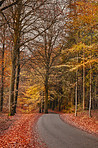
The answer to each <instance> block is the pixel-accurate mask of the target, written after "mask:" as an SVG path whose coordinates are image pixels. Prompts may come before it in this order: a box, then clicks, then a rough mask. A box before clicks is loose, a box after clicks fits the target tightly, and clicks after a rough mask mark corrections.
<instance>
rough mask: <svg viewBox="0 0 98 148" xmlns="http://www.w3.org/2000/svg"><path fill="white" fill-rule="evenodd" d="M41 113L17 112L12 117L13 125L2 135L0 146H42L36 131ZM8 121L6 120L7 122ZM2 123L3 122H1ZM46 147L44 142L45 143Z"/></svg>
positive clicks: (17, 147) (22, 147) (7, 147)
mask: <svg viewBox="0 0 98 148" xmlns="http://www.w3.org/2000/svg"><path fill="white" fill-rule="evenodd" d="M39 116H40V115H39V114H37V113H34V114H20V115H19V114H17V115H15V116H14V117H11V119H10V121H11V124H12V126H10V128H9V129H8V130H6V132H5V133H4V134H2V135H1V136H0V147H2V148H3V147H4V148H10V147H13V148H19V147H21V148H29V147H34V148H38V147H40V144H39V143H38V135H37V133H36V131H35V123H36V121H37V120H38V118H39ZM7 123H8V122H6V124H7ZM0 125H1V124H0ZM43 148H44V144H43Z"/></svg>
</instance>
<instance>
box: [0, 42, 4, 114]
mask: <svg viewBox="0 0 98 148" xmlns="http://www.w3.org/2000/svg"><path fill="white" fill-rule="evenodd" d="M4 42H5V41H3V48H2V71H1V101H0V111H2V110H3V92H4V48H5V43H4Z"/></svg>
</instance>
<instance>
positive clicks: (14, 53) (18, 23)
mask: <svg viewBox="0 0 98 148" xmlns="http://www.w3.org/2000/svg"><path fill="white" fill-rule="evenodd" d="M21 9H22V1H21V0H19V1H18V3H17V7H16V8H15V17H14V18H13V19H14V40H13V42H14V48H13V51H12V70H11V82H10V93H9V114H10V115H14V114H15V112H14V111H15V110H14V109H15V100H14V85H15V74H16V59H17V56H18V50H19V47H18V46H19V44H20V33H21V28H20V26H21V21H20V17H21ZM18 81H19V80H18ZM17 84H18V83H17ZM17 87H18V85H17Z"/></svg>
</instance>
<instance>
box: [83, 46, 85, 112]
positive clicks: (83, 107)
mask: <svg viewBox="0 0 98 148" xmlns="http://www.w3.org/2000/svg"><path fill="white" fill-rule="evenodd" d="M84 109H85V55H84V49H83V110H84Z"/></svg>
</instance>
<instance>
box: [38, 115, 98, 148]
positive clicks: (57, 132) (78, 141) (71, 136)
mask: <svg viewBox="0 0 98 148" xmlns="http://www.w3.org/2000/svg"><path fill="white" fill-rule="evenodd" d="M37 127H38V132H39V135H40V137H41V138H42V140H43V141H44V142H45V143H46V145H47V146H48V148H98V137H96V136H93V135H91V134H88V133H86V132H84V131H81V130H79V129H77V128H75V127H72V126H70V125H68V124H67V123H64V122H63V121H62V120H61V119H60V117H59V115H58V114H44V115H42V116H41V117H40V118H39V120H38V122H37Z"/></svg>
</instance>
